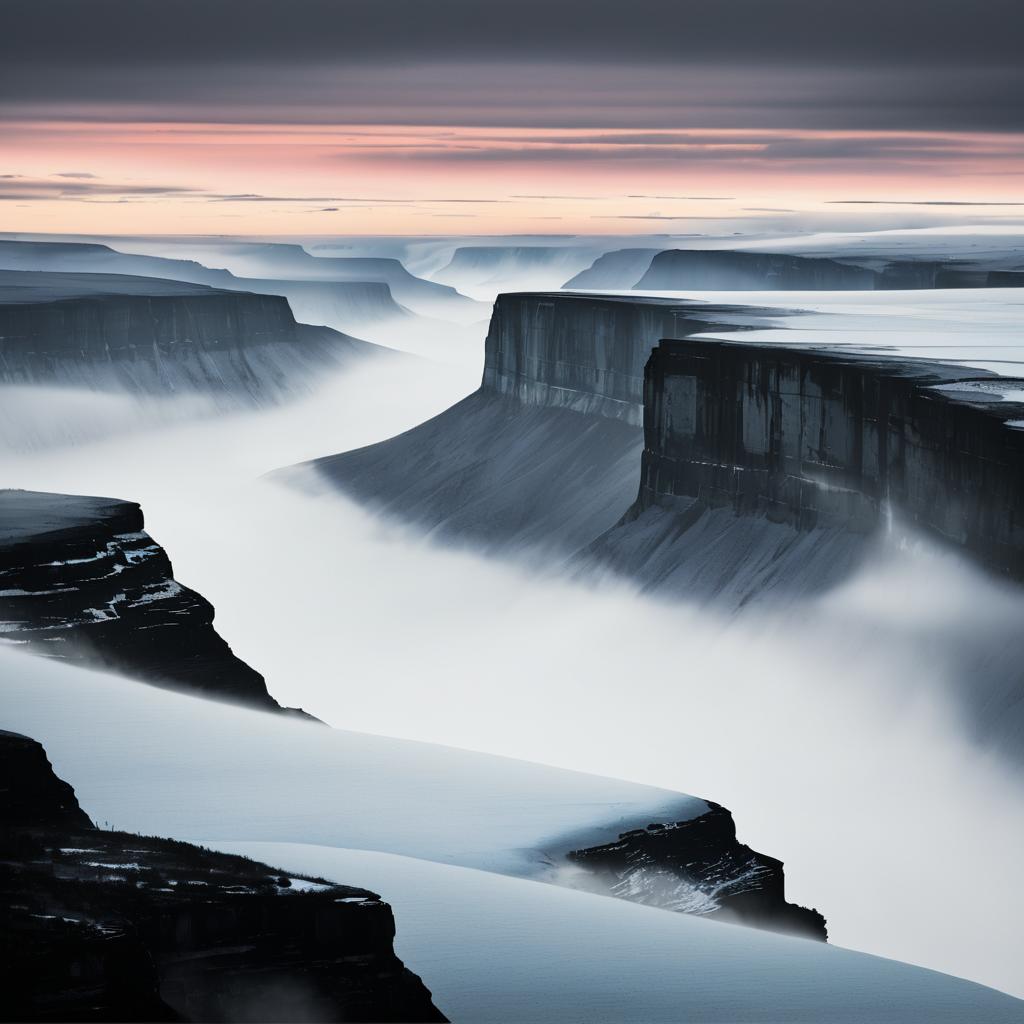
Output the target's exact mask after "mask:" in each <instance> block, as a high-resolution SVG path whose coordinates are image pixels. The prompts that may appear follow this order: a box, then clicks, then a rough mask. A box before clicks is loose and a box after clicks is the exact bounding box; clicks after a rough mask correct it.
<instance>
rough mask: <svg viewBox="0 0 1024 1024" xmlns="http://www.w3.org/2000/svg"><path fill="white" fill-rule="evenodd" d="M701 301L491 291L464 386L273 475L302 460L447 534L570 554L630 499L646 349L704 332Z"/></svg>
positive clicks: (305, 474) (300, 475)
mask: <svg viewBox="0 0 1024 1024" xmlns="http://www.w3.org/2000/svg"><path fill="white" fill-rule="evenodd" d="M715 311H717V313H718V314H720V315H722V316H723V317H724V316H727V315H728V309H727V308H726V307H711V306H701V307H695V306H692V305H689V306H688V305H687V304H685V303H680V302H675V301H671V300H659V299H640V298H636V299H633V298H629V297H626V298H623V297H598V296H587V295H569V294H559V293H541V294H522V295H502V296H500V297H499V298H498V301H497V302H496V303H495V307H494V313H493V315H492V318H491V325H490V330H489V332H488V335H487V342H486V354H485V363H484V373H483V381H482V383H481V386H480V389H479V390H478V391H476V392H475V393H474V394H473V395H471V396H470V397H469V398H467V399H465V400H464V401H463V402H460V403H459V404H457V405H455V406H453V407H452V408H451V409H448V410H447V411H445V412H444V413H442V414H441V415H440V416H436V417H435V418H434V419H432V420H429V421H428V422H426V423H424V424H422V425H420V426H418V427H416V428H414V429H413V430H410V431H408V432H406V433H405V434H402V435H400V436H399V437H396V438H392V439H391V440H389V441H385V442H383V443H381V444H376V445H372V446H370V447H368V448H363V449H360V450H358V451H354V452H346V453H343V454H340V455H335V456H329V457H326V458H323V459H319V460H317V461H316V462H313V463H310V464H308V465H307V466H306V467H300V468H299V470H298V471H296V470H292V471H286V472H285V473H284V474H283V477H282V478H286V479H290V480H292V481H295V482H297V483H302V482H303V481H308V480H309V479H310V476H309V472H310V470H312V471H313V474H314V478H315V480H316V481H317V482H318V483H320V484H322V483H324V482H326V483H327V484H328V485H329V486H332V487H336V488H337V489H339V490H341V491H343V492H344V493H346V494H349V495H351V496H353V497H355V498H357V499H359V500H360V501H364V502H366V503H368V504H370V505H372V506H373V507H375V508H377V509H379V510H381V511H383V512H385V513H387V514H391V515H395V516H398V517H401V518H403V519H405V520H408V521H411V522H414V523H416V524H417V525H419V526H421V527H422V528H424V529H426V530H429V531H435V532H436V533H437V535H439V536H442V537H444V538H445V539H447V540H450V541H455V542H460V543H461V542H468V543H473V544H478V545H484V546H487V547H510V546H519V547H529V548H535V549H536V548H540V549H544V550H546V551H551V550H552V549H554V550H556V551H560V552H563V553H568V552H571V551H574V550H575V549H577V548H579V547H580V546H582V545H584V544H587V543H589V542H590V541H591V540H592V539H593V538H594V537H596V536H597V535H598V534H600V533H601V532H602V531H603V530H605V529H607V528H608V527H610V526H611V525H612V524H613V523H614V522H615V520H616V518H617V517H618V514H621V510H622V509H624V508H626V507H628V505H629V503H630V502H631V501H632V500H633V498H634V497H635V490H636V484H637V473H638V470H639V459H640V450H641V446H642V438H641V431H640V423H641V419H642V404H641V403H642V392H643V367H644V363H645V362H646V359H647V355H648V352H649V351H650V348H651V347H652V346H653V345H654V344H656V343H657V340H658V339H659V338H661V337H663V336H672V337H685V336H686V335H688V334H691V333H695V332H699V331H701V330H704V329H706V328H707V326H708V325H707V323H705V322H704V321H702V320H701V319H700V317H701V316H703V315H707V314H709V313H711V312H715ZM741 319H742V318H741ZM616 508H618V509H619V513H618V514H617V513H616Z"/></svg>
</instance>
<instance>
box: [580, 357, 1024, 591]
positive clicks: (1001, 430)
mask: <svg viewBox="0 0 1024 1024" xmlns="http://www.w3.org/2000/svg"><path fill="white" fill-rule="evenodd" d="M1022 386H1024V385H1022V383H1021V382H1020V381H1015V380H1012V379H1008V378H1000V377H996V376H994V375H988V374H985V373H984V372H983V371H977V370H970V369H963V368H959V367H952V366H949V365H944V364H938V363H929V362H925V361H919V360H902V359H885V358H883V359H878V358H872V357H870V356H866V355H843V354H840V353H835V352H824V351H814V350H807V349H802V348H795V347H793V348H780V347H769V346H764V345H747V344H742V343H732V342H709V341H701V342H695V341H664V342H662V344H661V345H660V346H659V347H658V348H657V349H656V350H655V351H654V353H652V356H651V359H650V361H649V363H648V367H647V378H646V385H645V397H646V401H645V427H644V430H645V445H644V452H643V464H642V471H641V483H640V488H639V493H638V497H637V500H636V503H635V504H634V506H633V508H632V509H631V510H630V512H629V513H628V514H627V516H626V518H625V520H624V522H623V523H622V524H620V526H619V527H618V528H617V529H616V530H614V531H612V533H611V534H610V535H608V536H607V537H606V538H603V539H602V542H600V544H599V545H598V547H599V548H600V549H601V551H602V553H603V554H604V555H606V556H611V557H612V558H613V559H614V560H615V561H618V562H620V563H622V561H623V560H622V558H621V557H617V556H621V555H623V554H624V553H628V558H627V559H626V560H627V561H628V562H629V563H630V571H631V572H632V573H634V574H639V575H640V576H641V578H644V579H646V580H647V581H648V582H653V581H654V580H655V579H657V577H658V575H659V574H661V575H665V574H668V575H666V576H665V578H666V579H667V578H669V577H670V576H674V578H675V579H676V580H677V582H681V581H682V580H684V579H685V578H686V576H687V575H688V573H687V567H686V565H685V564H683V563H684V561H685V560H684V559H682V558H681V557H680V556H681V555H682V554H683V550H684V549H683V547H680V546H679V543H678V542H679V541H681V540H682V538H683V537H684V535H685V534H688V533H689V534H691V538H692V540H693V541H694V550H693V551H692V552H691V555H692V557H693V558H694V559H696V562H695V566H696V570H697V575H699V574H700V573H702V572H704V571H705V570H706V569H707V568H708V566H706V565H705V560H706V558H707V556H708V554H709V552H708V543H707V542H708V540H709V534H710V533H712V532H716V531H718V532H721V529H722V528H723V527H724V528H725V529H726V530H729V531H731V534H732V537H733V540H734V541H735V540H736V539H737V538H740V539H741V538H743V537H744V536H747V535H749V536H751V537H756V538H757V545H758V546H759V547H760V550H761V551H762V552H765V551H768V550H771V549H770V548H769V547H766V545H767V544H768V542H769V537H771V538H774V539H773V540H772V542H771V543H772V544H773V545H774V546H775V548H776V552H775V554H776V559H775V560H776V562H778V561H779V558H778V555H779V553H781V554H782V555H786V554H787V553H788V554H789V555H791V556H792V558H793V561H794V571H797V572H798V571H799V569H800V567H801V565H802V566H804V567H805V568H806V567H807V566H808V565H809V564H810V563H811V562H812V560H813V559H814V557H815V550H814V549H815V548H816V547H818V548H821V547H822V546H823V547H824V548H825V549H827V551H825V550H821V551H819V552H818V554H819V555H825V554H827V555H828V556H829V557H831V558H833V559H834V560H835V561H836V562H837V563H838V564H839V567H840V569H842V568H843V564H842V563H843V562H844V561H845V560H844V559H842V558H839V559H835V556H836V555H837V554H838V553H840V552H841V549H842V546H843V544H844V543H848V541H844V540H843V538H844V537H846V538H849V537H856V536H864V535H866V534H868V533H870V532H871V531H872V530H874V529H875V528H876V527H877V526H879V525H880V524H881V523H884V522H885V521H886V520H887V518H888V517H889V516H891V515H896V516H897V517H898V518H899V519H900V520H902V521H905V522H907V523H910V524H913V525H914V526H915V527H917V528H919V529H922V530H924V531H925V532H926V533H928V534H930V535H932V536H935V537H937V538H940V539H941V540H942V541H944V542H945V543H947V544H950V545H953V546H954V547H956V548H959V549H960V550H962V551H963V552H965V553H966V554H967V555H969V556H970V557H971V558H973V559H974V560H975V561H977V562H979V563H981V564H982V565H984V566H986V567H987V568H989V569H991V570H994V571H996V572H997V573H1000V574H1002V575H1005V576H1008V577H1011V578H1013V579H1015V580H1018V581H1020V580H1024V431H1021V430H1020V429H1015V428H1014V427H1013V426H1012V425H1008V424H1013V423H1014V422H1016V421H1019V420H1021V419H1022V418H1024V404H1021V402H1020V401H1019V395H1020V394H1021V389H1022ZM1014 399H1018V400H1014ZM652 511H653V512H654V516H653V517H652V516H648V515H647V513H648V512H652ZM712 520H713V521H714V522H713V524H712ZM648 529H649V530H650V531H651V536H648V537H646V538H645V537H644V533H645V530H648ZM659 541H660V543H659ZM637 542H639V543H640V544H641V545H646V547H647V550H648V554H649V558H648V559H647V560H646V562H645V560H644V559H643V558H642V557H637V556H638V555H640V551H639V550H638V549H637V547H636V543H637ZM684 543H685V542H684ZM837 545H838V547H837ZM752 546H753V545H752ZM719 557H720V555H719ZM783 561H784V558H783ZM720 568H721V571H722V572H723V574H725V575H728V574H729V573H739V572H742V573H744V574H746V575H747V577H748V578H749V576H750V575H751V569H752V568H755V569H756V565H751V564H744V563H743V560H741V559H740V560H737V563H736V564H735V565H733V564H727V560H722V565H721V566H720ZM833 568H834V566H833ZM776 571H779V566H778V565H776ZM680 572H681V573H682V575H681V576H680V575H679V573H680Z"/></svg>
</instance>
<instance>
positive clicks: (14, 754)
mask: <svg viewBox="0 0 1024 1024" xmlns="http://www.w3.org/2000/svg"><path fill="white" fill-rule="evenodd" d="M0 824H2V825H3V827H4V828H15V827H17V826H19V825H26V824H34V825H39V826H40V827H45V828H70V829H91V828H92V827H93V824H92V822H91V821H90V820H89V815H87V814H86V813H85V811H83V810H82V808H81V807H79V806H78V799H77V797H76V796H75V791H74V789H72V788H71V786H69V785H68V784H67V783H66V782H65V781H64V780H63V779H59V778H58V777H57V776H56V775H55V774H54V771H53V766H52V765H51V764H50V762H49V760H48V759H47V757H46V751H45V750H44V749H43V745H42V744H41V743H37V742H36V741H35V740H33V739H29V737H28V736H22V735H21V734H20V733H16V732H8V731H7V730H6V729H0Z"/></svg>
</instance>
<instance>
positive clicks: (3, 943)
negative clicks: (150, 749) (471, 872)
mask: <svg viewBox="0 0 1024 1024" xmlns="http://www.w3.org/2000/svg"><path fill="white" fill-rule="evenodd" d="M0 821H3V823H4V826H5V827H4V829H3V831H2V832H0V892H2V894H3V907H2V909H0V949H2V955H3V970H4V998H3V1009H2V1011H0V1017H2V1019H4V1020H12V1021H13V1020H17V1021H96V1022H100V1021H142V1020H146V1021H148V1020H163V1021H281V1020H288V1021H339V1020H358V1021H396V1022H400V1021H443V1020H444V1019H445V1018H444V1017H443V1015H442V1014H441V1013H440V1012H439V1011H438V1010H437V1008H436V1007H435V1006H434V1005H433V1003H432V1001H431V998H430V993H429V992H428V991H427V989H426V988H425V987H424V986H423V983H422V982H421V981H420V979H419V978H418V977H417V976H416V975H414V974H412V973H411V972H410V971H409V970H407V969H406V968H405V966H404V965H403V964H402V962H401V961H400V960H399V959H398V958H397V957H396V956H395V953H394V946H393V942H394V935H395V923H394V916H393V915H392V912H391V908H390V907H389V906H388V905H387V904H386V903H383V902H382V901H381V899H380V897H379V896H377V895H376V894H375V893H372V892H369V891H367V890H365V889H357V888H352V887H350V886H339V885H333V884H330V883H327V882H324V881H323V880H311V879H303V878H299V877H295V878H289V877H288V876H286V875H282V873H281V871H279V870H275V869H273V868H271V867H268V866H267V865H265V864H259V863H256V862H255V861H250V860H247V859H245V858H243V857H235V856H229V855H226V854H219V853H213V852H211V851H209V850H205V849H202V848H200V847H196V846H191V845H189V844H187V843H179V842H174V841H172V840H167V839H155V838H149V837H143V836H137V835H132V834H130V833H124V832H107V831H100V830H98V829H96V828H95V827H94V826H93V825H92V823H91V822H90V821H89V819H88V817H87V816H86V815H85V813H84V812H83V811H82V810H81V808H80V807H79V806H78V802H77V800H76V799H75V796H74V791H73V790H72V789H71V787H70V786H68V785H67V784H66V783H65V782H63V781H62V780H60V779H59V778H57V776H56V775H55V774H54V772H53V770H52V768H51V766H50V764H49V762H48V761H47V759H46V754H45V752H44V751H43V748H42V747H41V746H40V745H39V744H38V743H36V742H35V741H34V740H30V739H28V738H27V737H24V736H19V735H17V734H14V733H9V732H0Z"/></svg>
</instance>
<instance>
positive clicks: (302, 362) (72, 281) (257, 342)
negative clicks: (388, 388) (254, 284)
mask: <svg viewBox="0 0 1024 1024" xmlns="http://www.w3.org/2000/svg"><path fill="white" fill-rule="evenodd" d="M380 351H381V350H380V349H378V348H377V347H376V346H373V345H370V344H368V343H367V342H364V341H359V340H357V339H355V338H350V337H348V336H346V335H343V334H339V333H337V332H336V331H332V330H330V329H329V328H326V327H312V326H309V325H306V324H299V323H296V321H295V318H294V316H293V315H292V311H291V309H290V307H289V305H288V300H287V299H285V298H284V297H282V296H280V295H258V294H254V293H250V292H243V291H226V290H220V289H213V288H208V287H206V286H204V285H199V284H189V283H182V282H174V281H166V280H155V279H150V278H143V277H134V276H115V275H106V274H63V273H61V274H48V273H39V272H32V271H0V380H2V381H4V382H5V383H11V384H19V383H24V384H72V385H75V384H79V385H83V386H87V387H90V388H97V389H99V390H118V391H119V390H128V391H133V392H140V393H151V394H168V393H182V392H185V393H188V392H200V393H206V394H211V395H214V396H227V397H231V398H236V399H242V400H244V401H260V400H275V399H277V398H280V397H281V396H282V395H284V394H287V393H288V392H289V391H290V390H291V389H292V388H294V387H295V386H296V385H297V384H298V385H305V384H308V383H311V382H312V381H314V380H315V379H316V378H317V376H318V375H320V374H322V373H323V372H324V370H325V368H330V367H332V366H340V365H343V364H345V363H346V362H349V361H351V360H353V359H360V358H364V357H366V356H369V355H374V354H377V353H379V352H380Z"/></svg>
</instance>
